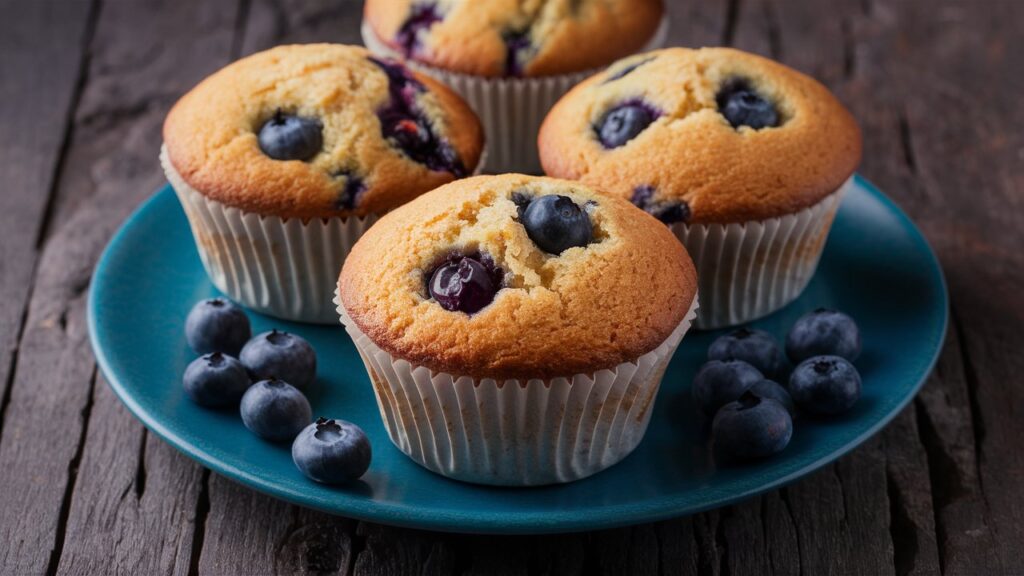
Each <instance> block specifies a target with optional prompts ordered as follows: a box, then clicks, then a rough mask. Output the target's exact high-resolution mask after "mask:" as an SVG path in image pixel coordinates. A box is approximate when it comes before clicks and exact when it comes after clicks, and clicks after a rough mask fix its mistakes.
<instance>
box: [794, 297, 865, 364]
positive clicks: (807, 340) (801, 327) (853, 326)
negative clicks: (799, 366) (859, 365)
mask: <svg viewBox="0 0 1024 576" xmlns="http://www.w3.org/2000/svg"><path fill="white" fill-rule="evenodd" d="M860 350H861V340H860V329H858V328H857V323H856V322H854V321H853V318H850V317H849V316H847V315H846V314H843V313H842V312H837V311H835V310H828V309H825V308H818V309H817V310H815V311H814V312H811V313H809V314H805V315H804V316H801V317H800V319H799V320H797V321H796V323H795V324H793V327H792V328H790V329H789V334H787V335H786V355H787V356H789V359H790V360H792V361H793V362H794V363H795V362H800V361H801V360H806V359H807V358H810V357H811V356H822V355H832V356H842V357H843V358H846V359H847V360H849V361H850V362H853V361H855V360H856V359H857V357H858V356H860Z"/></svg>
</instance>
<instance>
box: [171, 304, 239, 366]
mask: <svg viewBox="0 0 1024 576" xmlns="http://www.w3.org/2000/svg"><path fill="white" fill-rule="evenodd" d="M250 336H252V329H251V328H250V327H249V317H248V316H246V315H245V312H243V311H242V309H241V308H240V307H239V306H238V305H236V304H235V303H233V302H230V301H228V300H225V299H224V298H210V299H208V300H202V301H200V302H199V303H197V304H196V305H195V306H193V307H192V310H191V311H189V313H188V317H187V318H185V340H187V341H188V346H189V348H191V349H192V351H193V352H195V353H196V354H208V353H210V352H223V353H225V354H230V355H232V356H235V355H237V354H238V351H239V350H241V349H242V346H245V343H246V341H248V340H249V337H250Z"/></svg>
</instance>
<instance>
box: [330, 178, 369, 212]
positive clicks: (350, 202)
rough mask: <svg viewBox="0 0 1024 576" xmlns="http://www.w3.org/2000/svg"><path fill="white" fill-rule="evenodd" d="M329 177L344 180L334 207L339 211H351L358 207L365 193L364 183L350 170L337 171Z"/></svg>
mask: <svg viewBox="0 0 1024 576" xmlns="http://www.w3.org/2000/svg"><path fill="white" fill-rule="evenodd" d="M331 176H332V177H333V178H344V179H345V184H344V185H342V187H341V191H340V192H339V193H338V199H337V200H336V201H335V203H334V205H335V206H336V207H337V208H338V209H339V210H352V209H354V208H355V207H356V206H358V205H359V200H360V198H362V196H363V193H364V192H366V182H364V181H363V179H362V178H360V177H359V176H357V175H356V174H355V173H354V172H353V171H351V170H337V171H335V172H333V173H332V174H331Z"/></svg>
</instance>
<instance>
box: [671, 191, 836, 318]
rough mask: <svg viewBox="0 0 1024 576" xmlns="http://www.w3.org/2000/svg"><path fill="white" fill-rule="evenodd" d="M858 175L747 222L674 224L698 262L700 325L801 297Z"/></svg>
mask: <svg viewBox="0 0 1024 576" xmlns="http://www.w3.org/2000/svg"><path fill="white" fill-rule="evenodd" d="M852 186H853V178H852V177H851V178H850V179H849V180H847V181H846V183H844V184H843V185H842V186H841V187H840V188H839V189H838V190H837V191H836V192H833V193H832V194H830V195H829V196H827V197H826V198H825V199H824V200H822V201H820V202H818V203H817V204H815V205H813V206H811V207H809V208H806V209H804V210H801V211H800V212H797V213H795V214H790V215H787V216H783V217H780V218H771V219H769V220H763V221H758V222H745V223H742V224H725V225H723V224H683V223H675V224H671V225H670V226H669V228H671V230H672V232H673V233H674V234H675V235H676V237H677V238H679V241H680V242H682V244H683V246H685V247H686V251H687V252H689V253H690V257H691V258H692V259H693V263H694V266H696V267H697V283H698V286H699V290H700V297H701V307H700V310H699V311H698V313H697V321H696V322H695V323H694V325H695V327H697V328H699V329H713V328H722V327H726V326H735V325H738V324H743V323H746V322H750V321H752V320H756V319H758V318H761V317H762V316H767V315H768V314H771V313H772V312H775V311H776V310H779V309H780V308H782V307H784V306H786V305H787V304H789V303H790V302H792V301H793V300H796V298H797V297H799V296H800V293H801V292H803V291H804V288H806V287H807V284H808V283H809V282H810V281H811V277H812V276H814V271H815V270H816V269H817V267H818V260H819V259H820V258H821V252H822V250H824V248H825V241H826V240H827V239H828V233H829V230H830V229H831V228H832V221H833V219H834V218H835V215H836V210H837V209H838V208H839V203H840V202H841V201H842V198H843V195H844V194H845V193H846V192H847V190H849V189H850V188H851V187H852Z"/></svg>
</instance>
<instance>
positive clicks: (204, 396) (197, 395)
mask: <svg viewBox="0 0 1024 576" xmlns="http://www.w3.org/2000/svg"><path fill="white" fill-rule="evenodd" d="M250 383H251V382H250V381H249V374H248V373H246V371H245V367H244V366H242V363H241V362H239V361H238V360H236V359H234V358H232V357H231V356H226V355H224V354H221V353H220V352H213V353H210V354H206V355H205V356H201V357H199V358H196V359H195V360H193V361H192V363H191V364H189V365H188V368H186V369H185V377H184V378H183V379H182V384H183V385H184V386H185V393H186V394H188V397H189V398H191V399H192V400H193V401H194V402H195V403H196V404H199V405H200V406H206V407H208V408H222V407H225V406H233V405H235V404H238V400H239V399H240V398H241V397H242V394H245V391H246V389H247V388H249V384H250Z"/></svg>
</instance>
